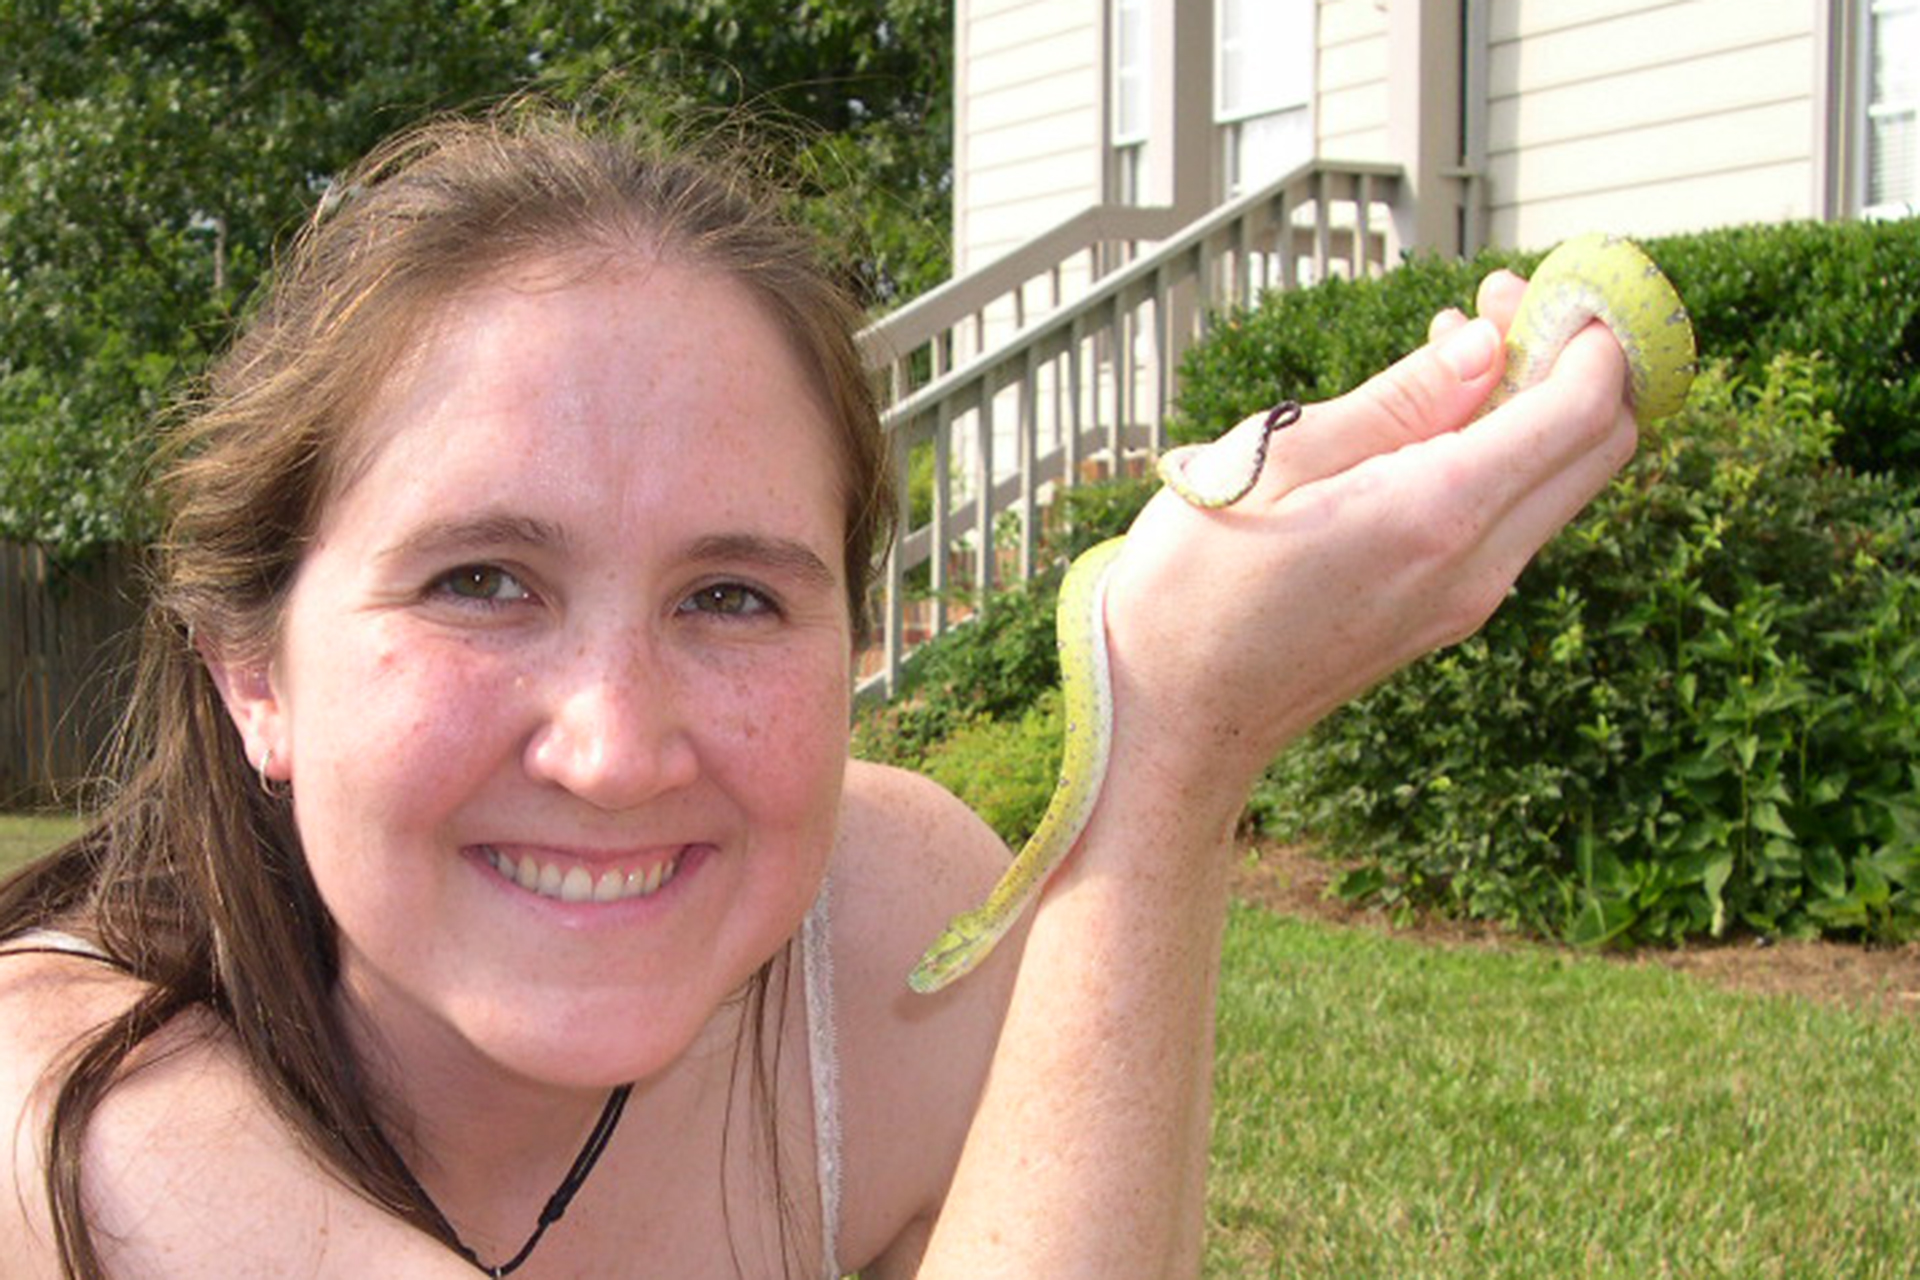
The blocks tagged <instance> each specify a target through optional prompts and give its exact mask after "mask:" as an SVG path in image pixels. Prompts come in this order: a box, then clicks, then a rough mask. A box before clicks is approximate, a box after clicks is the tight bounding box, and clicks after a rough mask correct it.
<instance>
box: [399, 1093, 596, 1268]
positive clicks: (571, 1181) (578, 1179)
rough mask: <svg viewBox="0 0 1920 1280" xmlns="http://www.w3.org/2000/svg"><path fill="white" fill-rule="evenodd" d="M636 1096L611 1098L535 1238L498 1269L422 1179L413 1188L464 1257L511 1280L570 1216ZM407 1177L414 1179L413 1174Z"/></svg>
mask: <svg viewBox="0 0 1920 1280" xmlns="http://www.w3.org/2000/svg"><path fill="white" fill-rule="evenodd" d="M632 1092H633V1086H632V1085H630V1084H623V1085H621V1086H620V1087H619V1088H618V1089H615V1090H614V1091H613V1092H612V1093H611V1094H609V1095H608V1097H607V1105H606V1106H605V1107H603V1108H601V1110H600V1119H599V1120H598V1121H597V1122H595V1124H594V1126H593V1132H592V1133H590V1134H588V1135H587V1141H586V1145H584V1146H582V1147H581V1148H580V1154H579V1155H577V1156H575V1157H574V1158H573V1167H572V1168H571V1169H568V1170H567V1176H566V1177H564V1178H562V1179H560V1185H559V1186H557V1187H555V1188H554V1189H553V1194H552V1195H551V1196H549V1197H548V1198H547V1205H546V1208H544V1209H542V1210H540V1223H539V1225H538V1226H536V1227H534V1229H533V1234H532V1235H530V1236H528V1237H527V1242H526V1243H525V1244H523V1245H521V1246H520V1252H518V1253H516V1254H514V1255H513V1257H511V1258H509V1259H508V1260H507V1261H505V1262H503V1263H501V1264H500V1265H499V1266H497V1267H490V1266H488V1265H487V1264H486V1263H484V1262H482V1261H480V1257H479V1255H478V1254H476V1253H474V1251H473V1250H472V1249H470V1248H468V1247H467V1244H466V1242H465V1241H464V1240H462V1239H461V1238H460V1233H459V1232H457V1231H455V1230H454V1229H453V1224H452V1223H450V1222H448V1221H447V1215H446V1214H444V1213H441V1212H440V1206H439V1205H437V1204H434V1203H433V1197H432V1196H430V1195H428V1194H427V1191H426V1188H425V1187H422V1186H420V1182H419V1180H418V1179H414V1182H413V1185H414V1187H415V1189H417V1190H418V1191H419V1192H420V1196H421V1198H422V1199H424V1200H425V1201H426V1202H427V1203H428V1204H429V1205H432V1206H433V1212H434V1214H435V1216H437V1217H438V1218H439V1219H440V1222H441V1225H443V1226H444V1227H446V1230H447V1235H448V1236H450V1237H451V1238H452V1240H453V1247H454V1249H455V1250H456V1251H457V1252H458V1253H459V1254H460V1256H461V1257H463V1258H465V1259H466V1260H467V1261H468V1262H471V1263H472V1264H473V1265H474V1266H475V1267H477V1268H478V1269H479V1270H481V1271H483V1272H485V1273H486V1274H487V1275H490V1276H495V1277H499V1276H510V1275H512V1274H513V1273H514V1272H516V1271H518V1270H519V1269H520V1265H521V1264H522V1263H524V1262H525V1261H526V1260H527V1259H528V1258H529V1257H531V1256H533V1250H534V1247H535V1246H536V1245H538V1244H539V1243H540V1237H541V1236H544V1235H545V1234H547V1228H548V1227H550V1226H552V1225H553V1224H554V1223H556V1222H558V1221H560V1219H561V1218H563V1217H565V1216H566V1213H567V1206H568V1205H569V1204H571V1203H573V1197H574V1195H575V1194H576V1193H577V1192H578V1191H579V1190H580V1188H581V1187H582V1186H584V1185H586V1181H587V1175H588V1174H590V1173H592V1172H593V1166H594V1165H595V1164H597V1163H599V1160H600V1153H601V1152H603V1151H605V1150H606V1149H607V1143H609V1142H611V1141H612V1140H613V1131H614V1130H615V1129H617V1128H619V1127H620V1113H621V1112H622V1111H624V1110H626V1107H627V1095H628V1094H630V1093H632ZM407 1176H408V1177H409V1178H412V1177H413V1175H412V1173H411V1172H409V1173H408V1175H407Z"/></svg>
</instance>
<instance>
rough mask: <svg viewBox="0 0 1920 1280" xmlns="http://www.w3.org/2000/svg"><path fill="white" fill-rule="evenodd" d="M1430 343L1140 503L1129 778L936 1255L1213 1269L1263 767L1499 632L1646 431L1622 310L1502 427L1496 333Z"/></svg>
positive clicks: (1030, 994)
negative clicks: (1505, 601) (1217, 1138)
mask: <svg viewBox="0 0 1920 1280" xmlns="http://www.w3.org/2000/svg"><path fill="white" fill-rule="evenodd" d="M1520 288H1521V285H1520V282H1519V281H1518V280H1517V279H1516V278H1514V277H1511V276H1506V275H1500V276H1496V277H1494V278H1492V279H1491V280H1490V281H1489V282H1488V284H1487V285H1486V286H1485V287H1483V289H1482V296H1481V310H1482V313H1483V315H1486V316H1491V317H1493V318H1494V319H1495V320H1497V321H1498V322H1499V323H1501V324H1504V323H1506V322H1507V321H1508V320H1509V319H1510V318H1511V316H1512V314H1513V309H1514V306H1515V304H1516V302H1517V300H1518V296H1519V292H1520ZM1433 338H1434V341H1433V342H1431V343H1430V344H1429V345H1428V346H1427V347H1424V348H1422V349H1421V350H1420V351H1418V352H1416V353H1415V354H1414V355H1412V356H1410V357H1408V358H1407V359H1406V360H1404V361H1402V362H1401V363H1400V364H1398V365H1396V366H1395V367H1394V368H1393V369H1391V370H1389V371H1388V372H1386V373H1385V374H1382V375H1381V376H1379V377H1377V378H1375V379H1374V380H1373V381H1371V382H1369V383H1368V384H1367V385H1366V386H1364V387H1362V388H1361V389H1359V390H1358V391H1356V392H1354V393H1352V394H1350V395H1348V396H1345V397H1343V398H1341V399H1339V400H1336V401H1331V402H1329V403H1326V404H1322V405H1316V406H1313V407H1310V408H1309V409H1308V410H1307V411H1306V413H1305V415H1304V416H1303V417H1302V419H1301V421H1300V422H1299V423H1298V424H1297V425H1296V426H1295V427H1293V428H1291V429H1290V430H1288V431H1287V432H1285V433H1283V434H1282V435H1280V436H1279V437H1277V438H1276V439H1275V441H1274V447H1273V450H1272V453H1271V455H1270V457H1269V459H1268V461H1267V464H1266V468H1265V471H1264V473H1263V475H1262V478H1261V480H1260V483H1259V485H1258V487H1257V488H1256V489H1255V490H1254V492H1253V493H1251V494H1249V495H1248V496H1247V497H1246V498H1245V499H1244V500H1242V501H1241V502H1240V503H1239V504H1237V505H1236V506H1234V507H1232V508H1230V509H1227V510H1223V511H1200V510H1196V509H1195V508H1194V507H1192V506H1191V505H1189V504H1188V503H1185V502H1183V501H1180V500H1179V499H1178V498H1176V497H1173V496H1171V495H1168V494H1164V493H1163V494H1162V495H1160V497H1159V498H1158V499H1156V501H1155V502H1154V503H1153V504H1152V505H1151V506H1150V507H1149V509H1148V510H1147V512H1146V513H1145V514H1144V515H1143V516H1142V518H1141V520H1140V521H1139V523H1138V524H1136V526H1135V529H1134V532H1133V533H1132V535H1131V536H1130V537H1129V539H1128V542H1127V546H1126V549H1125V552H1124V553H1123V555H1122V558H1121V560H1120V562H1119V563H1118V565H1117V566H1116V568H1115V571H1114V575H1113V579H1112V587H1111V591H1110V593H1109V596H1108V601H1107V606H1106V623H1107V628H1108V635H1109V641H1110V648H1111V654H1112V667H1113V673H1112V674H1113V689H1114V695H1113V700H1114V706H1115V723H1114V730H1113V744H1112V752H1113V755H1112V765H1111V772H1110V774H1109V782H1108V785H1107V786H1106V788H1105V790H1104V791H1103V792H1102V796H1101V799H1100V801H1099V803H1098V805H1097V806H1096V808H1095V811H1094V814H1093V817H1092V820H1091V822H1090V824H1089V825H1088V827H1087V829H1086V831H1085V833H1084V834H1083V835H1082V837H1081V839H1080V841H1079V843H1078V845H1077V846H1076V850H1075V853H1074V855H1073V857H1072V859H1071V860H1070V861H1069V862H1068V863H1067V864H1066V866H1065V867H1064V868H1063V869H1062V870H1061V871H1060V872H1059V873H1058V874H1057V875H1056V876H1055V878H1054V879H1053V881H1052V882H1051V884H1050V886H1049V888H1048V890H1047V895H1046V899H1045V901H1044V904H1043V908H1042V910H1041V911H1040V912H1039V914H1038V916H1037V918H1036V919H1035V921H1034V923H1033V926H1032V929H1031V932H1030V934H1029V935H1028V937H1027V940H1026V944H1025V949H1024V955H1023V957H1022V959H1021V962H1020V972H1019V976H1018V980H1017V984H1016V987H1015V991H1014V996H1013V1002H1012V1005H1011V1008H1010V1009H1009V1012H1008V1016H1007V1020H1006V1025H1005V1030H1004V1031H1003V1033H1002V1037H1001V1041H1000V1048H999V1051H998V1053H997V1055H996V1057H995V1060H994V1063H993V1068H992V1072H991V1076H990V1078H989V1081H988V1084H987V1088H986V1092H985V1096H984V1098H983V1100H982V1102H981V1106H980V1109H979V1112H978V1114H977V1118H976V1120H975V1123H974V1126H973V1129H972V1131H971V1133H970V1136H969V1139H968V1144H967V1148H966V1152H965V1154H964V1156H963V1158H962V1161H961V1165H960V1168H959V1171H958V1173H957V1175H956V1177H955V1180H954V1184H953V1186H952V1189H951V1191H950V1194H949V1196H948V1198H947V1202H946V1205H945V1208H944V1211H943V1212H942V1214H941V1215H940V1218H939V1221H938V1223H937V1225H936V1227H935V1230H934V1234H933V1238H932V1241H931V1244H930V1246H929V1248H928V1251H927V1253H926V1255H925V1259H924V1265H923V1267H922V1269H921V1274H922V1275H924V1276H948V1275H951V1276H978V1275H997V1276H1027V1275H1031V1276H1041V1275H1044V1276H1049V1277H1058V1276H1100V1277H1112V1276H1133V1275H1138V1276H1166V1275H1180V1274H1188V1273H1191V1272H1193V1271H1195V1270H1196V1269H1197V1267H1198V1262H1199V1257H1200V1231H1201V1223H1202V1214H1203V1208H1204V1193H1205V1169H1206V1149H1207V1136H1208V1110H1209V1106H1210V1102H1211V1092H1210V1078H1211V1070H1212V1048H1213V1013H1214V994H1215V987H1216V981H1217V976H1218V965H1219V955H1220V935H1221V931H1222V928H1223V924H1224V919H1225V904H1226V898H1227V891H1226V875H1227V867H1228V862H1229V856H1228V855H1229V846H1230V842H1231V836H1232V830H1233V826H1234V823H1235V820H1236V818H1237V816H1238V814H1239V811H1240V807H1241V805H1242V804H1243V802H1244V800H1245V797H1246V794H1247V791H1248V789H1249V787H1250V786H1251V785H1252V783H1253V781H1254V780H1255V778H1256V777H1257V776H1258V774H1259V772H1260V771H1261V769H1263V768H1264V767H1265V765H1266V764H1267V763H1268V761H1270V760H1271V759H1272V757H1273V755H1274V754H1275V753H1276V752H1277V751H1278V750H1279V749H1280V748H1282V747H1283V746H1285V745H1286V744H1287V743H1289V742H1291V741H1293V740H1294V739H1295V738H1297V737H1298V736H1299V735H1300V734H1301V733H1302V732H1304V731H1305V730H1306V729H1307V727H1308V726H1310V725H1311V724H1312V723H1313V722H1314V721H1315V720H1317V719H1319V718H1320V717H1321V716H1323V715H1325V714H1326V713H1327V712H1328V711H1330V710H1332V709H1333V708H1334V707H1336V706H1338V705H1339V704H1340V703H1341V702H1343V701H1345V700H1346V699H1348V698H1351V697H1353V696H1355V695H1356V694H1358V693H1360V692H1362V691H1363V690H1365V689H1366V688H1368V687H1369V686H1371V685H1372V684H1374V683H1375V682H1377V681H1378V680H1380V679H1381V678H1383V677H1384V676H1386V675H1387V674H1389V673H1390V672H1392V671H1393V670H1395V669H1396V668H1398V667H1400V666H1403V665H1405V664H1406V663H1407V662H1410V661H1412V660H1413V659H1415V658H1417V657H1419V656H1420V655H1421V654H1423V653H1426V652H1427V651H1429V650H1431V649H1433V648H1435V647H1437V646H1439V645H1442V644H1446V643H1449V642H1452V641H1455V640H1457V639H1460V638H1462V637H1464V636H1466V635H1468V634H1470V633H1471V632H1472V631H1474V630H1475V629H1477V628H1478V627H1479V626H1480V625H1481V624H1482V623H1483V622H1484V621H1485V620H1486V618H1487V617H1488V616H1489V615H1490V614H1491V613H1492V611H1493V609H1494V608H1495V607H1496V606H1497V605H1498V603H1499V602H1500V600H1501V599H1502V598H1503V597H1504V595H1505V594H1506V591H1507V589H1508V588H1509V587H1510V586H1511V584H1512V582H1513V581H1514V579H1515V578H1516V577H1517V575H1518V574H1519V572H1520V570H1521V568H1522V567H1523V566H1524V565H1525V563H1526V562H1527V560H1528V559H1529V558H1530V557H1531V556H1532V555H1533V553H1534V552H1535V551H1536V550H1537V549H1538V548H1539V547H1540V546H1541V544H1542V543H1544V542H1545V541H1546V540H1547V539H1548V538H1549V537H1551V536H1552V535H1553V533H1554V532H1555V531H1556V530H1558V529H1559V528H1560V527H1561V526H1562V525H1563V524H1564V523H1565V522H1566V521H1567V520H1569V519H1570V518H1572V516H1573V515H1574V514H1575V513H1577V512H1578V510H1579V509H1580V508H1581V507H1582V506H1583V505H1584V504H1585V503H1586V502H1587V501H1588V500H1589V499H1590V498H1591V497H1592V496H1593V495H1594V494H1595V493H1596V492H1597V491H1598V490H1599V489H1600V488H1601V487H1602V486H1603V485H1605V483H1606V482H1607V480H1608V479H1609V478H1610V477H1611V476H1612V475H1613V474H1614V473H1615V471H1617V470H1618V468H1619V467H1620V466H1622V465H1623V464H1624V463H1625V461H1626V460H1627V458H1628V457H1629V456H1630V454H1631V452H1632V449H1633V446H1634V442H1635V427H1634V423H1633V418H1632V416H1631V414H1630V413H1629V411H1628V409H1627V407H1626V403H1625V399H1624V374H1625V368H1624V362H1623V359H1622V356H1621V352H1620V349H1619V347H1618V346H1617V345H1616V344H1615V342H1614V341H1613V339H1612V338H1611V337H1609V336H1608V335H1607V334H1606V333H1605V332H1604V331H1602V330H1599V329H1590V330H1588V331H1587V332H1584V333H1582V334H1581V335H1579V336H1578V337H1576V338H1575V339H1574V340H1573V342H1572V343H1571V344H1570V345H1569V346H1568V347H1567V349H1566V350H1565V352H1564V353H1563V354H1562V356H1561V358H1560V360H1559V361H1558V363H1557V365H1556V366H1555V369H1554V372H1553V373H1552V375H1551V376H1550V377H1549V378H1548V379H1547V380H1546V381H1545V382H1543V383H1541V384H1540V385H1539V386H1538V387H1536V388H1534V389H1533V390H1531V391H1529V392H1527V393H1525V394H1523V395H1521V396H1519V397H1517V398H1515V399H1514V400H1512V401H1510V402H1509V403H1507V404H1505V405H1503V406H1502V407H1501V408H1499V409H1498V410H1496V411H1494V412H1493V413H1491V414H1489V415H1488V416H1487V417H1485V418H1484V419H1481V420H1479V421H1478V422H1475V421H1473V418H1474V414H1475V413H1476V411H1477V410H1478V409H1479V407H1480V406H1481V404H1482V402H1483V401H1484V400H1485V398H1486V396H1487V393H1488V392H1489V391H1490V390H1491V389H1492V388H1493V386H1494V384H1495V383H1496V381H1497V380H1498V378H1499V376H1500V372H1501V356H1500V351H1499V332H1498V329H1497V328H1496V326H1495V324H1493V323H1490V322H1489V321H1488V320H1486V319H1482V320H1476V321H1472V322H1468V321H1466V320H1465V319H1464V318H1463V317H1460V316H1458V315H1457V314H1449V315H1443V316H1442V317H1440V318H1438V319H1437V320H1436V321H1435V324H1434V331H1433ZM1469 424H1471V425H1469ZM1258 428H1259V422H1258V420H1250V421H1249V422H1248V423H1245V424H1242V427H1241V428H1239V429H1240V430H1257V429H1258Z"/></svg>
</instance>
